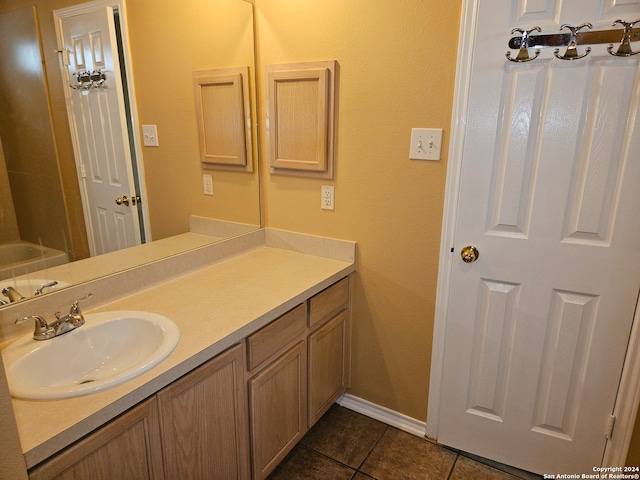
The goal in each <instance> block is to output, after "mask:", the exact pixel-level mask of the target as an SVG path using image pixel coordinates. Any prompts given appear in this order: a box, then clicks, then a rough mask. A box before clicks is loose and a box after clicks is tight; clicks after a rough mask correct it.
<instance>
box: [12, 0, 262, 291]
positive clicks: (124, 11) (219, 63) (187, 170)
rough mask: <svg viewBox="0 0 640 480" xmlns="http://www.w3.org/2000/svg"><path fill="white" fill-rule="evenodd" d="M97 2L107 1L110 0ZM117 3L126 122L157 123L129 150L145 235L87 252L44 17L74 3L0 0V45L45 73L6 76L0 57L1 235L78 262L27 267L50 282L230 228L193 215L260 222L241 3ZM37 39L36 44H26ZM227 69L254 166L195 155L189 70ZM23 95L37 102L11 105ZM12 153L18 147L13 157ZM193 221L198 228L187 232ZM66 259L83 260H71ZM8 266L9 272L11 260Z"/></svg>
mask: <svg viewBox="0 0 640 480" xmlns="http://www.w3.org/2000/svg"><path fill="white" fill-rule="evenodd" d="M99 1H100V3H102V4H109V3H113V4H114V5H117V4H118V1H117V0H114V1H113V2H108V1H106V0H99ZM120 2H121V3H120V5H121V7H120V12H119V13H120V15H121V17H122V19H123V20H124V22H126V29H125V33H126V35H125V42H126V45H128V59H129V79H130V82H129V88H130V89H131V90H132V96H133V98H134V100H135V105H134V110H133V112H132V117H133V118H132V125H133V129H134V132H135V135H137V137H138V138H140V131H139V129H140V126H141V125H143V124H144V125H147V124H150V125H156V126H157V129H158V136H159V138H160V146H159V147H142V146H140V147H139V152H140V156H141V158H142V169H143V172H142V173H143V177H144V183H145V185H146V198H144V199H143V202H145V206H146V207H147V210H148V212H149V218H148V225H149V237H150V238H152V239H153V242H151V245H141V246H137V247H133V249H134V250H133V251H131V252H127V251H120V252H113V253H109V254H106V256H105V255H103V256H98V257H94V258H90V259H87V258H86V257H87V256H88V248H87V245H86V244H87V239H86V230H85V224H84V218H83V217H84V216H83V213H82V202H81V198H80V193H79V184H78V179H77V173H76V167H75V160H74V151H73V143H72V141H71V135H70V127H69V119H68V115H67V112H66V105H65V93H64V89H65V88H68V86H66V85H65V84H64V81H63V76H62V72H61V70H60V66H59V57H58V53H56V50H57V49H58V47H57V40H56V32H55V26H54V21H53V11H54V10H59V9H63V8H67V7H70V6H73V5H75V4H78V2H77V1H74V0H0V27H4V26H5V24H10V25H12V28H13V31H12V32H11V33H10V34H9V32H8V29H5V28H0V50H1V51H2V52H11V51H16V50H18V49H21V50H20V51H21V52H24V51H25V50H24V48H25V47H24V45H29V50H28V51H29V53H30V56H31V59H30V60H29V61H28V62H27V64H28V66H29V68H33V67H34V66H35V67H38V66H40V67H42V66H44V70H42V69H40V70H39V71H36V72H31V73H28V72H27V73H24V74H23V73H20V75H17V68H18V67H17V66H16V67H12V68H10V69H7V68H5V67H4V66H5V65H7V63H5V57H2V58H0V63H2V65H3V69H2V73H0V92H1V93H2V95H0V97H2V98H3V99H7V100H6V101H10V104H9V105H4V104H3V105H1V106H2V107H3V108H2V109H0V117H1V118H0V142H1V144H2V146H3V148H0V200H1V204H0V244H7V243H18V242H21V241H23V240H25V241H29V242H30V243H33V244H35V245H40V244H42V245H44V246H45V247H49V246H50V245H51V248H53V249H54V250H58V251H60V252H62V253H63V254H66V255H68V257H69V259H70V260H71V261H76V260H80V262H82V263H80V264H77V263H76V262H74V263H70V264H65V265H61V266H56V267H52V266H50V265H47V266H46V268H45V269H44V270H41V271H38V272H35V273H30V274H28V276H30V277H32V278H33V277H37V278H44V279H52V277H53V276H54V275H55V276H56V277H58V276H59V277H60V278H56V279H59V280H60V281H64V282H66V281H69V283H71V284H77V283H80V282H83V281H88V280H92V279H94V278H97V277H99V276H102V275H107V274H110V273H113V272H115V271H119V270H121V269H126V268H130V267H132V266H135V265H138V264H142V263H145V262H148V261H153V260H155V259H158V258H162V257H164V256H168V255H172V254H175V253H179V252H181V251H184V250H186V249H191V248H196V247H198V246H200V245H202V244H205V243H210V242H212V241H216V240H217V239H219V238H220V237H221V236H226V235H227V234H229V235H232V234H233V233H235V232H236V230H234V229H231V231H230V232H227V231H226V230H225V232H224V233H223V234H222V235H219V236H217V234H218V232H219V231H216V229H215V228H213V227H211V224H210V223H209V222H206V221H205V220H204V219H215V220H217V221H220V222H223V223H222V224H224V225H225V226H227V225H229V224H231V225H232V226H233V225H234V224H237V225H239V226H240V227H242V228H247V229H254V228H259V227H260V223H261V220H260V203H259V202H260V194H259V189H260V185H259V175H258V168H257V160H256V159H257V141H256V138H255V118H256V113H255V112H256V110H255V105H256V96H255V76H254V74H255V60H254V32H253V26H254V22H253V5H252V2H249V1H246V0H215V1H211V0H206V1H205V0H183V1H181V2H174V1H171V0H135V1H126V0H120ZM17 17H20V21H17V20H16V18H17ZM21 37H27V40H24V39H23V38H21ZM39 44H41V46H42V50H41V51H40V49H39V48H37V47H38V45H39ZM0 55H4V54H0ZM40 55H42V57H41V58H39V56H40ZM19 58H20V59H21V61H24V59H25V58H26V57H25V56H24V53H22V54H21V55H20V56H19ZM238 66H248V67H249V73H250V75H249V77H250V78H249V86H250V99H251V112H252V125H251V126H252V129H251V130H252V138H253V140H252V146H253V149H254V152H253V153H254V162H256V164H255V166H254V171H253V172H224V171H220V172H219V171H212V170H203V168H202V167H201V164H200V161H199V150H198V130H197V121H196V116H195V115H196V114H195V111H196V106H195V100H194V93H193V84H192V82H193V72H194V71H197V70H207V69H216V68H227V67H238ZM11 75H13V76H14V77H18V79H19V82H18V84H19V86H20V87H21V88H20V89H16V86H15V85H13V86H12V85H6V83H7V81H6V78H7V77H9V76H11ZM32 84H33V85H32ZM32 89H33V91H31V90H32ZM25 97H27V98H31V99H37V100H38V101H37V102H34V103H37V105H25V104H24V103H22V102H24V100H25ZM4 101H5V100H3V102H4ZM5 107H6V108H5ZM21 122H22V123H21ZM29 134H31V137H29ZM34 138H35V139H37V140H38V142H37V143H36V141H35V140H34ZM140 143H141V142H140ZM36 144H37V147H36V146H35V145H36ZM15 145H18V146H19V148H16V147H15ZM16 150H17V151H18V152H19V153H18V155H17V159H14V157H16V155H15V152H16ZM9 157H11V158H9ZM29 169H30V170H29ZM205 173H206V174H210V175H212V177H213V191H214V195H213V196H209V195H204V192H203V183H202V182H203V174H205ZM190 218H191V225H190ZM194 225H195V226H196V227H195V228H196V229H197V230H199V231H202V232H205V233H207V235H200V234H194V233H187V232H190V231H191V230H192V229H193V226H194ZM214 225H215V224H214ZM212 228H213V230H212ZM0 256H1V254H0ZM36 256H37V257H41V256H42V255H41V254H37V255H36ZM100 257H104V258H103V259H101V258H100ZM2 263H3V259H2V258H0V264H2ZM4 263H10V260H9V261H4ZM76 265H78V266H82V267H81V268H74V266H76ZM0 269H1V267H0ZM10 270H11V269H10ZM12 270H13V272H14V273H16V274H17V273H18V268H16V267H15V265H14V267H13V268H12ZM0 271H1V270H0ZM79 272H80V273H79ZM9 275H11V276H14V275H13V274H12V273H9ZM8 281H9V282H11V281H12V280H8ZM0 283H4V281H3V280H0Z"/></svg>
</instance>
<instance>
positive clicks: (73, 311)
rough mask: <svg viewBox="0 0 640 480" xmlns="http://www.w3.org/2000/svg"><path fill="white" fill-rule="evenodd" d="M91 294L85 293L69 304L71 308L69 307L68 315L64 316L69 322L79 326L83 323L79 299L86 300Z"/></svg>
mask: <svg viewBox="0 0 640 480" xmlns="http://www.w3.org/2000/svg"><path fill="white" fill-rule="evenodd" d="M91 296H93V293H87V294H86V295H85V296H84V297H82V298H79V299H78V300H76V301H75V302H73V303H72V304H71V308H70V309H69V315H68V316H67V317H66V318H67V319H68V321H69V323H71V324H73V325H74V326H75V327H80V326H82V325H84V315H82V312H81V311H80V306H79V305H78V304H79V303H80V302H81V301H83V300H86V299H87V298H89V297H91Z"/></svg>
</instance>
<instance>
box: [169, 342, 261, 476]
mask: <svg viewBox="0 0 640 480" xmlns="http://www.w3.org/2000/svg"><path fill="white" fill-rule="evenodd" d="M243 371H244V367H243V364H242V347H241V346H236V347H234V348H232V349H230V350H228V351H227V352H225V353H222V354H221V355H219V356H217V357H215V358H214V359H212V360H210V361H209V362H208V363H205V364H204V365H203V366H201V367H199V368H198V369H196V370H194V371H193V372H191V373H189V374H187V375H186V376H184V377H183V378H181V379H180V380H178V381H176V382H175V383H173V384H172V385H170V386H168V387H167V388H166V389H164V390H163V391H162V392H160V393H158V402H159V405H160V412H161V425H162V437H163V450H164V456H165V465H166V470H167V477H168V478H189V479H207V480H209V479H221V480H228V479H245V478H249V465H248V442H249V441H248V429H247V420H246V401H245V400H246V396H245V388H244V373H243Z"/></svg>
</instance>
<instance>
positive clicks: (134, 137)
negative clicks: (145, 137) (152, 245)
mask: <svg viewBox="0 0 640 480" xmlns="http://www.w3.org/2000/svg"><path fill="white" fill-rule="evenodd" d="M105 7H112V8H114V9H116V10H117V11H118V15H119V16H120V35H121V40H122V58H120V61H121V62H122V63H124V66H125V71H126V75H127V77H126V78H127V81H126V83H124V84H123V88H124V89H125V90H126V96H127V97H128V99H129V110H130V112H131V118H130V119H129V120H130V121H131V132H130V138H129V142H130V144H129V148H130V145H131V144H133V149H134V151H135V158H134V159H132V163H134V164H135V165H132V168H133V169H134V170H135V171H136V172H137V173H136V175H137V183H138V186H139V189H140V191H139V195H140V197H141V198H142V199H143V201H142V202H139V203H138V205H139V206H140V214H141V215H142V223H141V225H140V227H141V230H142V231H141V234H142V238H144V239H145V243H147V242H150V241H151V240H152V238H151V226H150V224H149V209H148V207H147V199H148V195H147V187H146V181H145V175H144V162H143V157H142V142H141V139H140V127H139V122H138V110H137V102H136V97H135V84H134V82H135V80H134V78H133V68H132V62H131V49H130V47H129V31H128V25H127V24H128V22H127V11H126V6H125V0H93V1H90V2H87V3H82V4H79V5H73V6H70V7H65V8H61V9H57V10H54V11H53V18H54V23H55V30H56V40H57V42H58V45H59V46H60V45H64V41H63V39H62V20H64V19H65V18H69V17H73V16H76V15H81V14H84V13H91V12H93V11H95V10H97V9H102V8H105ZM58 48H60V47H58ZM59 53H61V55H60V59H59V60H60V68H61V71H63V70H64V68H63V67H64V64H63V62H64V58H62V57H63V54H64V52H61V51H60V50H59ZM118 53H119V52H118ZM62 80H63V87H65V86H66V85H64V81H65V77H64V75H63V79H62ZM64 96H65V102H66V107H67V115H68V114H69V113H68V112H69V102H70V95H69V93H68V91H67V90H65V94H64ZM70 121H71V119H70V118H69V122H70ZM127 131H129V129H128V128H127ZM72 140H73V143H74V157H75V151H76V146H75V142H76V141H77V140H76V138H75V136H74V135H72ZM77 160H78V159H77V158H75V161H74V163H75V166H76V175H77V178H79V174H78V172H77V168H78V163H77ZM81 190H82V188H81ZM82 202H83V209H82V210H83V213H84V217H85V223H87V212H86V205H85V204H84V203H85V200H84V196H83V199H82ZM136 208H137V207H136ZM87 224H88V223H87Z"/></svg>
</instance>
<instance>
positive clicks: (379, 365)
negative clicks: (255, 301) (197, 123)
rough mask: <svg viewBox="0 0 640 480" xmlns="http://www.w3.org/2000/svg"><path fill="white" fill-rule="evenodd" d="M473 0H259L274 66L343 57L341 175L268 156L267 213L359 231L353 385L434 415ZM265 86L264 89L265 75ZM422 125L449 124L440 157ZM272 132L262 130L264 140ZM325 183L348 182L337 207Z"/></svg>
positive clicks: (265, 46) (339, 190) (310, 225)
mask: <svg viewBox="0 0 640 480" xmlns="http://www.w3.org/2000/svg"><path fill="white" fill-rule="evenodd" d="M460 4H461V2H460V1H456V2H451V1H450V0H430V1H428V2H426V1H424V0H403V1H398V0H377V1H376V2H371V1H370V0H351V1H344V0H305V1H304V2H301V1H291V0H256V3H255V5H256V10H257V25H258V33H257V35H258V40H259V42H258V43H259V56H258V59H259V62H260V68H261V69H264V66H265V65H268V64H274V63H287V62H302V61H314V60H329V59H335V60H337V61H338V63H339V65H340V73H339V91H338V126H337V141H336V145H337V148H336V164H335V167H336V173H335V178H334V180H333V181H321V180H313V179H301V178H295V177H285V176H274V175H269V174H268V173H266V168H264V169H263V170H262V172H263V177H262V179H263V192H264V193H263V199H264V203H265V222H266V225H267V226H269V227H273V228H282V229H288V230H294V231H299V232H305V233H311V234H318V235H325V236H329V237H335V238H343V239H349V240H356V241H357V242H358V272H357V275H356V277H355V286H354V304H353V318H354V325H353V334H354V335H353V366H352V368H353V373H352V379H353V380H352V387H351V389H350V393H352V394H353V395H356V396H359V397H363V398H365V399H367V400H369V401H371V402H374V403H376V404H379V405H382V406H384V407H388V408H391V409H393V410H396V411H398V412H401V413H403V414H406V415H409V416H411V417H413V418H417V419H421V420H424V419H425V417H426V411H427V392H428V384H429V364H430V358H431V338H432V331H433V316H434V305H435V292H436V279H437V269H438V251H439V241H440V229H441V219H442V209H443V201H444V187H445V177H446V166H447V159H446V152H447V149H448V139H449V125H450V123H451V108H452V104H453V85H454V78H455V61H456V45H457V40H458V25H459V21H460ZM259 91H261V93H262V96H261V98H264V95H263V93H264V91H263V88H262V85H260V90H259ZM262 111H263V112H264V106H262ZM412 127H440V128H444V131H445V135H444V145H443V148H442V151H443V158H442V160H441V161H440V162H424V161H422V162H421V161H414V160H409V156H408V152H409V138H410V133H411V128H412ZM264 138H265V135H264V129H262V130H261V139H262V140H263V141H262V143H261V148H262V151H265V142H264ZM262 161H264V155H263V158H262ZM323 184H331V185H335V197H336V210H335V211H334V212H331V211H324V210H321V209H320V187H321V185H323Z"/></svg>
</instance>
